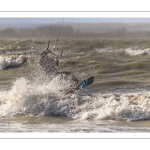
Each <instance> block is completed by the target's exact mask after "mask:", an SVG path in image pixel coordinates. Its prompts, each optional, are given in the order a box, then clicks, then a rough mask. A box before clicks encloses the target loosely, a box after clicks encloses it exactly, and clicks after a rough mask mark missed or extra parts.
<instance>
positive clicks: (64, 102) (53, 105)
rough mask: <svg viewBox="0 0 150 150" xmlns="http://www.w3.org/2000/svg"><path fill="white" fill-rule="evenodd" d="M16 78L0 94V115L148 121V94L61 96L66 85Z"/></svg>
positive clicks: (66, 83) (61, 81) (57, 78)
mask: <svg viewBox="0 0 150 150" xmlns="http://www.w3.org/2000/svg"><path fill="white" fill-rule="evenodd" d="M59 79H60V78H59V77H56V78H54V79H53V80H51V81H50V80H48V79H44V80H43V81H42V80H41V79H40V78H39V80H33V81H30V80H27V79H25V78H19V79H17V80H16V82H14V84H13V85H12V87H11V89H10V90H8V91H0V116H8V115H9V116H10V115H17V114H24V115H39V116H44V115H48V116H57V115H58V116H66V117H70V118H74V119H80V120H86V119H92V120H105V119H110V120H144V119H149V118H150V94H149V93H143V94H142V93H141V94H137V93H135V94H131V93H129V94H119V93H118V94H114V93H112V94H95V95H93V96H92V95H87V96H81V95H78V94H72V95H63V94H62V93H61V92H60V90H62V89H64V88H65V86H69V82H66V81H64V80H59Z"/></svg>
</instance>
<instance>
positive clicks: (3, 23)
mask: <svg viewBox="0 0 150 150" xmlns="http://www.w3.org/2000/svg"><path fill="white" fill-rule="evenodd" d="M62 20H63V18H0V27H1V28H6V27H32V26H40V25H51V24H53V23H54V24H61V22H62ZM65 23H71V24H73V23H128V24H129V23H130V24H131V23H150V18H64V20H63V24H65Z"/></svg>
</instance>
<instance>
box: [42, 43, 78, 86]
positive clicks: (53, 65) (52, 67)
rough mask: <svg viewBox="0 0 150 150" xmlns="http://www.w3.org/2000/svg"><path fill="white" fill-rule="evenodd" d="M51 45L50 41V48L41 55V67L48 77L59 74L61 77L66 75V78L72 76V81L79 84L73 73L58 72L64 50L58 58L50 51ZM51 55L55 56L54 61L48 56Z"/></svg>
mask: <svg viewBox="0 0 150 150" xmlns="http://www.w3.org/2000/svg"><path fill="white" fill-rule="evenodd" d="M49 45H50V41H48V47H47V49H46V50H44V51H42V52H41V53H40V56H41V58H40V65H41V66H42V68H43V70H44V71H45V72H46V75H48V76H49V75H54V76H57V75H59V74H61V75H66V76H70V77H71V79H72V80H73V81H74V82H76V83H78V82H79V80H78V79H77V78H76V77H75V76H74V75H72V73H71V72H68V71H62V72H60V71H58V66H59V58H60V57H61V56H62V53H63V50H62V52H61V55H60V56H57V55H56V54H55V53H53V52H52V51H51V50H50V49H49ZM49 53H51V54H53V55H54V57H55V58H54V59H53V58H49V57H48V54H49Z"/></svg>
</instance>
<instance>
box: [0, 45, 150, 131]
mask: <svg viewBox="0 0 150 150" xmlns="http://www.w3.org/2000/svg"><path fill="white" fill-rule="evenodd" d="M45 48H46V46H45ZM43 49H44V48H43ZM43 49H39V50H37V49H34V46H33V47H32V49H24V50H21V49H19V50H6V49H5V48H3V47H1V48H0V132H3V133H16V132H17V133H18V132H19V133H20V132H21V133H22V132H27V133H33V132H34V133H126V132H127V133H135V132H138V133H139V132H140V133H143V132H150V48H144V49H141V48H135V49H134V48H130V47H128V48H119V49H115V48H104V49H103V48H91V49H87V50H86V49H83V50H82V49H80V50H75V49H71V48H70V49H65V50H64V52H63V55H62V57H61V58H60V66H59V70H60V71H71V72H72V74H74V75H75V76H76V77H77V78H78V79H79V80H80V81H82V80H84V79H87V78H89V77H91V76H94V83H93V84H91V85H89V86H88V87H87V88H85V89H82V90H79V91H76V92H75V93H73V94H67V95H66V94H64V93H63V92H62V91H63V90H64V89H66V88H68V87H69V86H70V85H71V84H73V81H72V80H71V79H70V77H63V78H62V77H60V76H59V75H58V76H53V75H52V76H47V75H46V74H45V72H44V71H43V69H42V68H41V66H40V65H39V60H40V51H42V50H43ZM54 52H55V53H56V54H57V55H59V54H60V53H61V51H60V50H55V51H54Z"/></svg>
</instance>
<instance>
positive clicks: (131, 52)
mask: <svg viewBox="0 0 150 150" xmlns="http://www.w3.org/2000/svg"><path fill="white" fill-rule="evenodd" d="M125 53H126V54H128V55H130V56H136V55H143V54H146V55H149V54H150V49H149V48H146V49H132V48H127V49H125Z"/></svg>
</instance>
